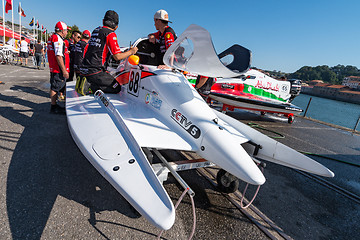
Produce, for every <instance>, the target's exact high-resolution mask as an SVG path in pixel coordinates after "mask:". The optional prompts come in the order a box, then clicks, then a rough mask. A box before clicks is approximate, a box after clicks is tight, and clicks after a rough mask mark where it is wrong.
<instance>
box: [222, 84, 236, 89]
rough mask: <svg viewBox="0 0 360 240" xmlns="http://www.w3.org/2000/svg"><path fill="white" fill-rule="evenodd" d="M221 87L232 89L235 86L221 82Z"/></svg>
mask: <svg viewBox="0 0 360 240" xmlns="http://www.w3.org/2000/svg"><path fill="white" fill-rule="evenodd" d="M221 88H227V89H234V88H235V86H234V85H230V84H221Z"/></svg>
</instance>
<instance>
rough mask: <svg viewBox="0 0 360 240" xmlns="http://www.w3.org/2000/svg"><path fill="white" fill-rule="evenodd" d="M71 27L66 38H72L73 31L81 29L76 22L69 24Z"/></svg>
mask: <svg viewBox="0 0 360 240" xmlns="http://www.w3.org/2000/svg"><path fill="white" fill-rule="evenodd" d="M69 27H70V28H71V30H69V31H68V33H67V35H66V38H70V37H71V35H72V32H73V31H80V30H79V27H78V26H76V25H75V24H74V25H72V26H69Z"/></svg>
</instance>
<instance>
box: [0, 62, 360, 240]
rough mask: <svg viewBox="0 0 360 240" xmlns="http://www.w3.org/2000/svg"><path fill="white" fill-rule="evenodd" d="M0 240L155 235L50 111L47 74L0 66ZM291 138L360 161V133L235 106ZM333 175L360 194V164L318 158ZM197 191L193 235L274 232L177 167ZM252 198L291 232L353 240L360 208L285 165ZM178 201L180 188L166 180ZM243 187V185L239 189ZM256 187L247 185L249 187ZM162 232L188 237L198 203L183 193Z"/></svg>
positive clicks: (270, 168)
mask: <svg viewBox="0 0 360 240" xmlns="http://www.w3.org/2000/svg"><path fill="white" fill-rule="evenodd" d="M0 81H1V82H2V83H3V84H0V203H1V204H0V222H1V223H0V239H156V236H157V235H158V234H159V232H160V231H159V229H157V228H155V227H154V226H152V225H150V224H149V223H148V222H147V221H146V220H145V219H144V218H143V217H141V216H140V215H139V214H138V213H137V212H136V211H135V210H134V209H133V208H132V207H131V206H130V205H129V204H128V203H127V202H126V200H125V199H124V198H122V196H121V195H120V194H119V193H118V192H116V190H115V189H114V188H113V187H112V186H111V185H110V184H109V183H108V182H107V181H106V180H105V179H104V178H103V177H102V176H101V175H100V174H99V173H98V172H97V171H96V170H95V168H94V167H92V165H91V164H90V163H89V162H88V161H87V160H86V158H85V157H84V156H83V155H82V154H81V152H80V151H79V149H78V148H77V146H76V144H75V143H74V141H73V140H72V138H71V135H70V133H69V131H68V127H67V122H66V116H65V115H54V114H50V113H49V111H50V99H49V93H48V92H49V71H48V69H45V70H37V69H35V68H31V67H21V66H8V65H0ZM229 115H231V116H233V117H235V118H238V119H239V120H241V121H243V122H255V123H258V124H261V125H263V126H265V127H266V128H268V129H272V130H275V131H277V132H279V133H281V134H283V135H284V136H285V138H283V139H279V141H281V142H283V143H284V144H286V145H288V146H290V147H292V148H295V149H296V150H299V151H306V152H312V153H316V154H321V155H325V156H327V157H331V158H334V159H339V160H342V161H348V162H351V163H355V164H356V163H357V164H360V137H359V136H358V135H354V134H351V133H349V132H347V131H344V130H340V129H337V128H332V127H329V126H326V125H323V124H320V123H316V122H312V121H309V120H307V119H303V118H296V120H295V122H294V123H293V124H292V125H290V124H288V123H287V122H286V121H282V120H279V119H277V120H274V119H272V118H267V117H261V116H259V115H258V114H253V113H248V112H243V111H236V112H234V113H229ZM314 158H316V160H317V161H319V162H321V163H322V164H324V165H325V166H327V167H328V168H330V169H331V170H333V171H334V172H335V175H336V176H335V178H333V179H327V180H329V181H331V182H332V183H334V184H336V185H339V186H341V187H343V188H345V189H346V190H348V191H350V192H352V193H354V194H357V195H360V173H359V167H356V166H354V165H350V164H346V163H343V162H339V161H334V160H329V159H326V158H320V157H314ZM180 174H181V176H182V177H183V178H184V179H185V180H186V182H187V183H188V184H189V185H190V186H191V187H192V189H193V190H194V191H195V193H196V195H195V198H194V200H195V205H196V215H197V225H196V232H195V235H194V238H193V239H268V237H267V236H266V235H265V234H264V233H263V232H262V231H261V230H260V229H259V228H258V227H257V226H256V225H254V224H253V223H252V222H251V221H250V220H249V219H248V218H247V217H246V216H245V215H243V214H242V213H241V212H240V211H239V210H238V209H237V208H236V207H235V206H234V205H233V204H232V203H230V202H229V201H228V200H227V199H226V198H225V197H224V196H223V195H222V194H221V193H219V192H218V190H217V189H216V188H215V187H213V185H211V184H210V183H209V182H208V181H207V180H206V179H205V178H203V177H202V176H201V175H200V174H199V173H198V172H197V171H195V170H191V171H185V172H181V173H180ZM264 174H265V177H266V178H267V181H266V183H265V184H264V185H263V186H262V187H261V189H260V192H259V194H258V197H257V198H256V199H255V201H254V205H255V206H256V207H257V208H259V209H260V210H261V211H262V212H263V213H264V214H266V215H267V216H268V217H269V218H270V219H272V220H273V221H274V222H275V223H276V224H277V225H278V226H279V227H280V228H282V229H283V230H284V232H285V233H286V234H288V235H289V236H291V237H292V238H294V239H355V238H356V237H358V233H359V232H360V228H359V226H360V224H359V221H360V205H359V203H357V202H355V201H354V200H351V199H349V198H347V197H345V196H343V195H342V194H340V193H337V192H335V191H333V190H330V189H328V188H327V187H326V186H323V185H321V184H319V183H318V182H315V181H314V180H312V179H309V178H308V177H306V176H303V175H301V174H299V173H298V172H296V171H294V170H291V169H289V168H286V167H281V166H277V165H275V164H271V163H269V164H267V167H266V169H265V173H264ZM164 186H165V188H166V190H167V191H168V193H169V196H170V198H171V199H172V200H173V201H174V203H175V202H176V201H177V199H178V198H179V197H180V195H181V193H182V191H183V190H182V189H181V187H180V186H179V185H178V184H177V183H176V181H175V180H174V179H173V178H172V177H169V180H168V181H167V182H165V183H164ZM243 187H244V185H243V184H241V185H240V188H243ZM253 191H254V189H253V188H251V189H250V190H249V194H250V195H251V193H252V192H253ZM176 214H177V215H176V221H175V224H174V226H173V227H172V228H171V229H170V230H168V231H166V232H165V233H163V235H162V237H163V239H187V237H188V236H189V235H190V232H191V230H192V210H191V202H190V199H189V198H188V197H187V196H186V197H185V198H184V200H183V202H182V203H181V204H180V205H179V208H178V210H177V213H176Z"/></svg>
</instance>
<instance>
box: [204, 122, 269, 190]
mask: <svg viewBox="0 0 360 240" xmlns="http://www.w3.org/2000/svg"><path fill="white" fill-rule="evenodd" d="M240 144H241V142H240V141H239V140H238V139H237V138H236V137H234V136H233V135H231V134H230V133H229V132H227V131H226V130H220V129H219V128H218V127H216V128H210V129H209V130H208V131H207V132H206V133H205V135H204V136H203V139H202V143H201V145H202V147H201V150H200V151H199V152H198V154H199V155H200V156H202V157H204V158H205V159H207V160H209V161H211V162H213V163H215V164H216V165H218V166H219V167H221V168H223V169H225V170H226V171H228V172H229V173H231V174H232V175H234V176H236V177H238V178H239V179H241V180H243V181H245V182H248V183H250V184H253V185H262V184H264V183H265V177H264V175H263V173H262V172H261V171H260V169H259V168H258V166H256V164H255V163H254V161H253V160H252V158H251V157H250V156H249V155H248V154H247V152H246V151H245V150H244V149H243V147H242V146H241V145H240Z"/></svg>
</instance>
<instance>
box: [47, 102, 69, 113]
mask: <svg viewBox="0 0 360 240" xmlns="http://www.w3.org/2000/svg"><path fill="white" fill-rule="evenodd" d="M50 113H52V114H65V113H66V111H65V108H64V107H61V106H59V105H57V104H55V105H51V108H50Z"/></svg>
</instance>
